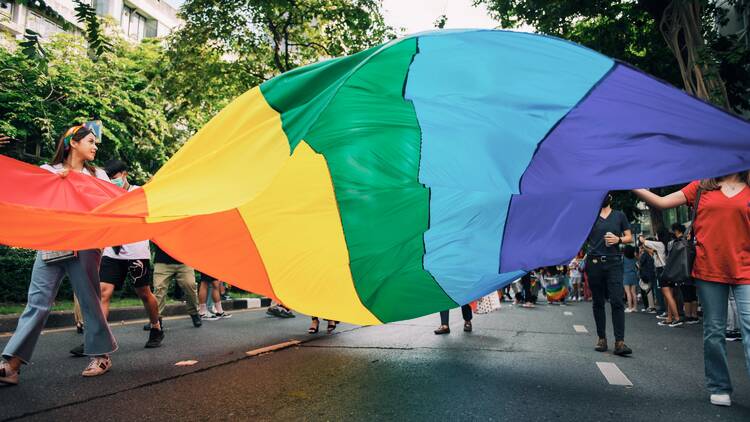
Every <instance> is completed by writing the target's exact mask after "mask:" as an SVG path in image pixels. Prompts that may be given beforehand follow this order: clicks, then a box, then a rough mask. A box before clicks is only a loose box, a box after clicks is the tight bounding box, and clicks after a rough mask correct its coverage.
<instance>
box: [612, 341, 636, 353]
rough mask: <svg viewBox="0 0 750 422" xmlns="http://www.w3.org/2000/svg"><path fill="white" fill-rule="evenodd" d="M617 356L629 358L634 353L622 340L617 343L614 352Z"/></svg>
mask: <svg viewBox="0 0 750 422" xmlns="http://www.w3.org/2000/svg"><path fill="white" fill-rule="evenodd" d="M612 353H614V354H616V355H617V356H627V355H629V354H632V353H633V351H632V350H631V349H630V347H628V346H626V345H625V342H624V341H622V340H620V341H616V342H615V351H614V352H612Z"/></svg>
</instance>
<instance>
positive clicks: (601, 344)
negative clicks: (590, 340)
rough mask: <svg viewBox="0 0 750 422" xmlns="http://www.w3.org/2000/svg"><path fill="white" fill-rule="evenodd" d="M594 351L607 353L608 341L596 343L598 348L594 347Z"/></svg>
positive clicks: (600, 340)
mask: <svg viewBox="0 0 750 422" xmlns="http://www.w3.org/2000/svg"><path fill="white" fill-rule="evenodd" d="M594 350H596V351H597V352H606V351H607V339H606V338H600V339H599V340H598V341H597V342H596V347H594Z"/></svg>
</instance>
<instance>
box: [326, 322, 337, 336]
mask: <svg viewBox="0 0 750 422" xmlns="http://www.w3.org/2000/svg"><path fill="white" fill-rule="evenodd" d="M331 323H333V324H331ZM338 323H339V322H338V321H328V327H327V328H326V331H328V334H331V333H332V332H333V330H335V329H336V324H338Z"/></svg>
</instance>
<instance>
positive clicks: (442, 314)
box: [440, 311, 450, 325]
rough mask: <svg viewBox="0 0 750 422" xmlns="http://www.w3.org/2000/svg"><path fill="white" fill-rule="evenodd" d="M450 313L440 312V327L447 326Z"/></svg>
mask: <svg viewBox="0 0 750 422" xmlns="http://www.w3.org/2000/svg"><path fill="white" fill-rule="evenodd" d="M449 320H450V311H440V325H448V321H449Z"/></svg>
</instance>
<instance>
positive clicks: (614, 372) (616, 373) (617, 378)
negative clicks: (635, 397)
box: [596, 362, 633, 387]
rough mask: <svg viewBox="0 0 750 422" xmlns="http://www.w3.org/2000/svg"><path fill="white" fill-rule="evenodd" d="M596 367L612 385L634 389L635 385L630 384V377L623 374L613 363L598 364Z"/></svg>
mask: <svg viewBox="0 0 750 422" xmlns="http://www.w3.org/2000/svg"><path fill="white" fill-rule="evenodd" d="M596 366H597V367H598V368H599V371H601V373H602V375H604V378H606V379H607V382H608V383H609V384H610V385H623V386H625V387H632V386H633V383H632V382H630V380H629V379H628V377H626V376H625V374H623V373H622V371H621V370H620V368H618V367H617V365H615V364H614V363H612V362H597V363H596Z"/></svg>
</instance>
